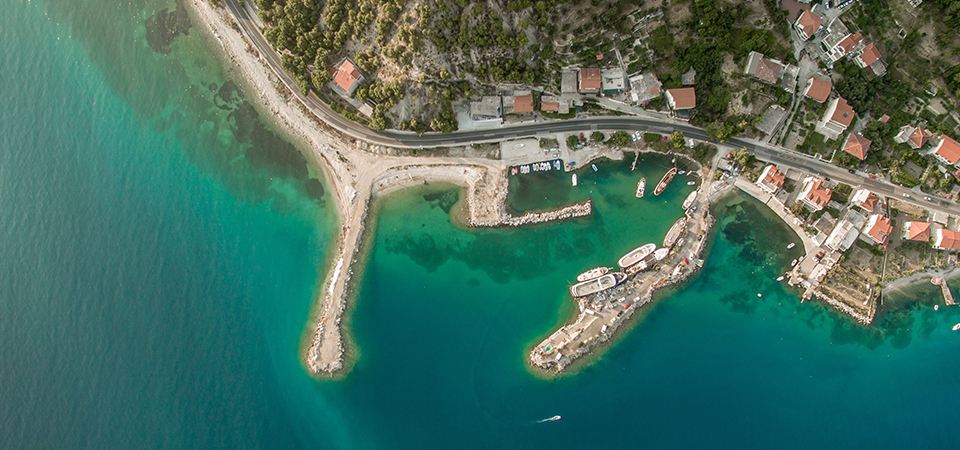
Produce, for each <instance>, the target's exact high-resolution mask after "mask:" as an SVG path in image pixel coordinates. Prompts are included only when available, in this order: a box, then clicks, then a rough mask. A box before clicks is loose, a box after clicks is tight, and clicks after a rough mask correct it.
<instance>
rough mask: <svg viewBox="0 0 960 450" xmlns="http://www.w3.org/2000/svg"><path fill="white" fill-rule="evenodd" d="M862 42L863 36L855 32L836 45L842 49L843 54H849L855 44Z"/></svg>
mask: <svg viewBox="0 0 960 450" xmlns="http://www.w3.org/2000/svg"><path fill="white" fill-rule="evenodd" d="M862 40H863V35H862V34H860V33H859V32H857V33H854V34H851V35H849V36H847V37H845V38H843V40H842V41H840V43H839V44H837V45H839V46H840V47H843V52H844V53H850V50H853V48H854V47H856V46H857V44H859V43H860V41H862Z"/></svg>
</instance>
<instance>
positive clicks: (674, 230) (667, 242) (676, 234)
mask: <svg viewBox="0 0 960 450" xmlns="http://www.w3.org/2000/svg"><path fill="white" fill-rule="evenodd" d="M686 224H687V218H686V217H681V218H680V220H677V222H676V223H674V224H673V226H672V227H670V230H669V231H667V235H666V236H664V238H663V246H664V248H670V247H673V244H676V243H677V239H679V238H680V233H681V232H682V231H683V227H684V226H685V225H686Z"/></svg>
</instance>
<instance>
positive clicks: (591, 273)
mask: <svg viewBox="0 0 960 450" xmlns="http://www.w3.org/2000/svg"><path fill="white" fill-rule="evenodd" d="M608 272H610V268H609V267H594V268H593V269H590V270H588V271H586V272H584V273H581V274H580V275H577V281H580V282H583V281H587V280H592V279H594V278H600V277H602V276H604V275H606V274H607V273H608Z"/></svg>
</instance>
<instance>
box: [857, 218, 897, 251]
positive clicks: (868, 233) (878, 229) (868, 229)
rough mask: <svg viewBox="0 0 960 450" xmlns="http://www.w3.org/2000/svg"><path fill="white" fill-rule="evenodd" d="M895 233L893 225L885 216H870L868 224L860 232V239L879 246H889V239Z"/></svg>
mask: <svg viewBox="0 0 960 450" xmlns="http://www.w3.org/2000/svg"><path fill="white" fill-rule="evenodd" d="M892 232H893V223H892V222H890V219H888V218H886V217H885V216H884V215H883V214H874V215H872V216H870V219H868V220H867V223H866V224H864V225H863V228H862V229H861V230H860V239H863V240H864V241H866V242H870V243H873V244H877V245H882V246H883V247H884V248H886V246H887V239H889V238H890V233H892Z"/></svg>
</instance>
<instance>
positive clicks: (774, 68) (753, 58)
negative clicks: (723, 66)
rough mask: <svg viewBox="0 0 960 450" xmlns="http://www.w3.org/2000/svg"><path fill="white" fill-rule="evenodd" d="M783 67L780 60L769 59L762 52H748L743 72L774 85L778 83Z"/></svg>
mask: <svg viewBox="0 0 960 450" xmlns="http://www.w3.org/2000/svg"><path fill="white" fill-rule="evenodd" d="M783 68H784V65H783V63H781V62H780V61H777V60H775V59H769V58H767V57H766V56H764V55H763V54H762V53H758V52H750V56H749V57H748V58H747V66H746V67H745V68H744V70H743V73H745V74H747V75H750V76H753V77H756V78H757V79H759V80H760V81H763V82H765V83H767V84H773V85H776V84H779V83H780V72H782V71H783Z"/></svg>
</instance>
